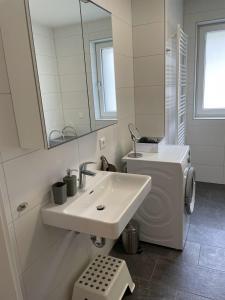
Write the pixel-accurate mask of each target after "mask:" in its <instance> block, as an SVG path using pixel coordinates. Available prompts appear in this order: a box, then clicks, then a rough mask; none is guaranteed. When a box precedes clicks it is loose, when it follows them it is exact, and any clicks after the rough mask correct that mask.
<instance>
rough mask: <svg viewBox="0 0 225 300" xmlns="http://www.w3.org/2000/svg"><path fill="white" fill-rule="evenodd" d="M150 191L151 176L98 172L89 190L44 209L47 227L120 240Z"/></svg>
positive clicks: (43, 216)
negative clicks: (63, 202)
mask: <svg viewBox="0 0 225 300" xmlns="http://www.w3.org/2000/svg"><path fill="white" fill-rule="evenodd" d="M150 190H151V177H149V176H146V175H133V174H124V173H111V172H98V173H97V176H96V178H95V179H94V180H93V181H92V184H90V185H89V187H88V188H87V190H86V191H84V192H79V193H78V194H77V195H76V196H75V197H73V198H69V200H68V201H67V202H66V203H65V204H63V205H60V206H58V205H55V204H49V205H48V206H47V207H44V208H43V209H42V218H43V222H44V223H45V224H47V225H51V226H55V227H59V228H64V229H68V230H73V231H78V232H82V233H87V234H91V235H95V236H98V237H104V238H109V239H117V238H118V237H119V236H120V234H121V232H122V231H123V229H124V228H125V226H126V225H127V223H128V222H129V221H130V219H131V218H132V217H133V215H134V214H135V212H136V211H137V209H138V208H139V206H140V205H141V204H142V202H143V200H144V199H145V197H146V195H147V194H148V193H149V192H150Z"/></svg>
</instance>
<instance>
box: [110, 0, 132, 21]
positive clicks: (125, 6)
mask: <svg viewBox="0 0 225 300" xmlns="http://www.w3.org/2000/svg"><path fill="white" fill-rule="evenodd" d="M111 10H112V12H113V14H114V15H116V16H117V17H120V18H121V19H122V20H123V21H125V22H126V23H128V24H130V25H131V24H132V17H131V1H130V0H123V1H121V0H112V1H111Z"/></svg>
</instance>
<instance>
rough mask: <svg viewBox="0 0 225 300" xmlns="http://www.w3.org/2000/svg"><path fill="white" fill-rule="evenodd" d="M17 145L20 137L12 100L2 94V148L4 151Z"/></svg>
mask: <svg viewBox="0 0 225 300" xmlns="http://www.w3.org/2000/svg"><path fill="white" fill-rule="evenodd" d="M17 145H18V136H17V127H16V122H15V116H14V110H13V105H12V98H11V95H9V94H1V93H0V148H1V150H3V149H4V148H8V147H16V146H17Z"/></svg>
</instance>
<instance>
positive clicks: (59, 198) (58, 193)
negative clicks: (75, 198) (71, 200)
mask: <svg viewBox="0 0 225 300" xmlns="http://www.w3.org/2000/svg"><path fill="white" fill-rule="evenodd" d="M52 192H53V198H54V202H55V204H57V205H62V204H64V203H65V202H66V200H67V184H66V183H65V182H56V183H55V184H53V185H52Z"/></svg>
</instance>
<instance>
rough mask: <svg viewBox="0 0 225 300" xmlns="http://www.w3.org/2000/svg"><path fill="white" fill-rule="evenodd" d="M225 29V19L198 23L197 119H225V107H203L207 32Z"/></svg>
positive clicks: (196, 63)
mask: <svg viewBox="0 0 225 300" xmlns="http://www.w3.org/2000/svg"><path fill="white" fill-rule="evenodd" d="M216 30H218V31H219V30H225V20H214V21H208V22H199V23H197V24H196V45H197V47H196V61H195V114H194V117H195V119H225V109H222V108H221V109H207V108H203V101H204V85H205V84H204V80H205V53H206V51H205V50H206V39H205V35H206V33H207V32H211V31H216Z"/></svg>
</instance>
